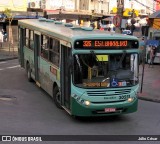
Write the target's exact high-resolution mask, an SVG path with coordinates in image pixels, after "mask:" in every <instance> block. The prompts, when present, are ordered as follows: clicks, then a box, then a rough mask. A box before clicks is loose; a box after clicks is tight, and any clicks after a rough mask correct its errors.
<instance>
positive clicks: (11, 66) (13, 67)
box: [0, 65, 20, 71]
mask: <svg viewBox="0 0 160 144" xmlns="http://www.w3.org/2000/svg"><path fill="white" fill-rule="evenodd" d="M18 67H20V65H16V66H11V67H6V68H3V69H0V71H2V70H6V69H13V68H18Z"/></svg>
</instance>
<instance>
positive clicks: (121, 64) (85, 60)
mask: <svg viewBox="0 0 160 144" xmlns="http://www.w3.org/2000/svg"><path fill="white" fill-rule="evenodd" d="M74 47H75V49H74V50H73V65H72V88H71V113H72V115H77V116H102V115H103V116H105V115H118V114H126V113H132V112H135V111H137V104H138V99H137V92H138V88H139V82H138V57H139V56H138V41H137V40H77V41H76V42H75V44H74Z"/></svg>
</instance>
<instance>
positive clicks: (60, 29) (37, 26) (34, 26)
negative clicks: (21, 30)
mask: <svg viewBox="0 0 160 144" xmlns="http://www.w3.org/2000/svg"><path fill="white" fill-rule="evenodd" d="M18 24H19V25H23V26H24V27H26V28H30V29H31V30H36V31H40V32H42V33H47V34H49V35H52V36H55V37H57V38H60V39H63V40H66V41H73V40H76V39H88V38H89V39H105V38H107V39H115V38H117V39H128V40H129V39H135V40H138V39H137V37H134V36H128V35H127V36H126V35H123V34H118V33H112V32H107V31H100V30H92V31H86V30H82V29H81V30H76V29H75V30H73V29H71V28H70V27H65V26H64V24H55V23H54V22H46V21H39V20H38V19H25V20H19V21H18Z"/></svg>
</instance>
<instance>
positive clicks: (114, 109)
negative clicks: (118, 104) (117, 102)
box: [104, 108, 116, 112]
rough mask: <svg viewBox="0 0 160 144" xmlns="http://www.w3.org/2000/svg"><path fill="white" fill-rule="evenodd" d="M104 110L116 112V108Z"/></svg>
mask: <svg viewBox="0 0 160 144" xmlns="http://www.w3.org/2000/svg"><path fill="white" fill-rule="evenodd" d="M104 111H105V112H115V111H116V108H105V109H104Z"/></svg>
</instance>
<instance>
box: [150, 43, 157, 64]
mask: <svg viewBox="0 0 160 144" xmlns="http://www.w3.org/2000/svg"><path fill="white" fill-rule="evenodd" d="M155 55H156V47H155V46H152V47H151V50H150V63H149V67H150V66H151V65H152V67H153V63H154V58H155Z"/></svg>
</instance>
